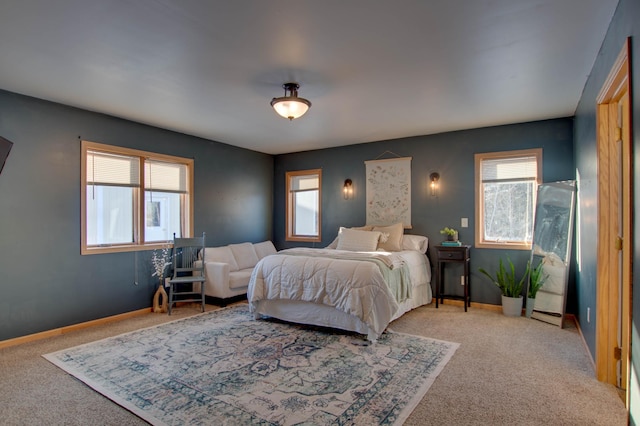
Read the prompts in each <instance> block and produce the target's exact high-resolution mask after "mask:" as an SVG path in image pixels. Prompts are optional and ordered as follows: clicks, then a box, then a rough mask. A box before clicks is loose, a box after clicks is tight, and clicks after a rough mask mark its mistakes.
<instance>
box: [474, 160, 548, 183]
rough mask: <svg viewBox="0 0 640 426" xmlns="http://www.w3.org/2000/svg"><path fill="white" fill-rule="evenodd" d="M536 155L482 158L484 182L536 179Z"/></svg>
mask: <svg viewBox="0 0 640 426" xmlns="http://www.w3.org/2000/svg"><path fill="white" fill-rule="evenodd" d="M537 167H538V165H537V161H536V157H534V156H529V157H517V158H496V159H485V160H482V182H485V183H489V182H510V181H511V182H512V181H520V182H521V181H524V180H536V176H537Z"/></svg>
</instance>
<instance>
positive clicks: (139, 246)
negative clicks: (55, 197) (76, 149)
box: [80, 140, 194, 255]
mask: <svg viewBox="0 0 640 426" xmlns="http://www.w3.org/2000/svg"><path fill="white" fill-rule="evenodd" d="M88 151H100V152H104V153H107V154H115V155H124V156H131V157H137V158H138V161H139V173H140V176H139V182H140V186H139V187H138V188H134V191H133V193H134V195H133V196H134V201H133V210H134V211H133V216H134V217H133V222H134V223H133V234H134V235H133V243H124V244H109V245H100V246H93V245H88V244H87V225H88V222H87V185H88V183H87V152H88ZM146 160H151V161H162V162H168V163H175V164H183V165H185V166H186V167H187V193H186V195H187V197H186V198H187V200H186V202H185V203H182V206H181V215H183V216H184V218H183V219H184V222H183V229H182V232H183V234H184V236H185V237H190V236H193V212H194V208H193V206H194V196H193V164H194V160H193V159H191V158H183V157H176V156H173V155H166V154H159V153H155V152H149V151H142V150H138V149H131V148H123V147H119V146H114V145H106V144H101V143H96V142H90V141H85V140H83V141H81V165H80V182H81V185H80V200H81V202H80V204H81V206H80V209H81V213H80V215H81V220H80V222H81V229H80V234H81V242H80V253H81V255H90V254H102V253H121V252H132V251H143V250H156V249H163V248H166V247H167V243H172V241H154V242H152V243H146V242H145V239H144V238H145V235H144V228H145V226H144V223H145V222H144V221H145V217H144V212H145V191H146V186H145V169H146V168H145V161H146Z"/></svg>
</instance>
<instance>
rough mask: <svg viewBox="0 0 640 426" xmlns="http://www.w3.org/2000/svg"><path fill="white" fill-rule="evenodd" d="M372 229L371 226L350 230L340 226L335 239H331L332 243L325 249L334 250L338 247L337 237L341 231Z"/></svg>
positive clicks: (356, 227) (355, 227)
mask: <svg viewBox="0 0 640 426" xmlns="http://www.w3.org/2000/svg"><path fill="white" fill-rule="evenodd" d="M372 228H373V226H372V225H365V226H354V227H351V228H345V227H343V226H341V227H340V229H338V235H336V237H335V238H334V239H333V241H331V244H329V245H328V246H326V247H325V248H328V249H335V248H336V247H338V237H339V236H340V232H341V231H342V230H343V229H357V230H360V231H371V229H372Z"/></svg>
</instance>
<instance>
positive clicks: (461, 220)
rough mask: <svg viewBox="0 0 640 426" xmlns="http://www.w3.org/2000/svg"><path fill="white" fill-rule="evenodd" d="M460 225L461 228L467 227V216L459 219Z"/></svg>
mask: <svg viewBox="0 0 640 426" xmlns="http://www.w3.org/2000/svg"><path fill="white" fill-rule="evenodd" d="M460 227H461V228H468V227H469V218H468V217H463V218H462V219H460Z"/></svg>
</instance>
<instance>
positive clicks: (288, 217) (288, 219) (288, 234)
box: [285, 169, 322, 243]
mask: <svg viewBox="0 0 640 426" xmlns="http://www.w3.org/2000/svg"><path fill="white" fill-rule="evenodd" d="M308 175H317V176H318V236H317V237H313V236H309V235H304V236H301V235H293V213H294V211H293V207H294V206H293V199H292V191H291V181H292V178H294V177H297V176H308ZM285 180H286V195H285V198H286V200H285V213H286V214H285V241H298V242H312V243H318V242H321V241H322V169H310V170H297V171H293V172H286V176H285Z"/></svg>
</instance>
